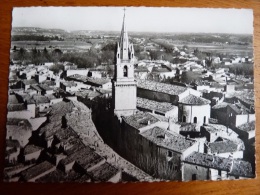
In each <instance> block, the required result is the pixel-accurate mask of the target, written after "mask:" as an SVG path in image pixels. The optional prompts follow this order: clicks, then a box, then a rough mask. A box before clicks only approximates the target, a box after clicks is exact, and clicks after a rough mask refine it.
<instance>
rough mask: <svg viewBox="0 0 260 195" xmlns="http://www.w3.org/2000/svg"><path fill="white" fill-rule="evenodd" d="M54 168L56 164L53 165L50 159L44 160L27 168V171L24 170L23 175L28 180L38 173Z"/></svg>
mask: <svg viewBox="0 0 260 195" xmlns="http://www.w3.org/2000/svg"><path fill="white" fill-rule="evenodd" d="M52 168H54V165H52V164H51V163H49V162H48V161H44V162H42V163H40V164H38V165H35V166H33V167H31V168H29V169H26V170H25V171H22V173H21V175H22V177H23V178H24V179H25V180H26V181H28V180H30V179H32V178H34V177H37V176H38V175H40V174H42V173H45V172H46V171H48V170H50V169H52Z"/></svg>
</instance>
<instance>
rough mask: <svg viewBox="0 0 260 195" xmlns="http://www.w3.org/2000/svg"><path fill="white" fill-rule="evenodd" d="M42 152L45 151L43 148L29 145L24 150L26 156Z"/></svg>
mask: <svg viewBox="0 0 260 195" xmlns="http://www.w3.org/2000/svg"><path fill="white" fill-rule="evenodd" d="M40 150H43V148H41V147H39V146H35V145H27V146H25V148H24V155H26V154H31V153H34V152H38V151H40Z"/></svg>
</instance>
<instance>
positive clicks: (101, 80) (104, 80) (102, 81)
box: [87, 77, 111, 85]
mask: <svg viewBox="0 0 260 195" xmlns="http://www.w3.org/2000/svg"><path fill="white" fill-rule="evenodd" d="M87 82H90V83H94V84H97V85H104V84H106V83H109V82H111V80H110V79H107V78H92V77H88V78H87Z"/></svg>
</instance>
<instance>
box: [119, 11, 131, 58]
mask: <svg viewBox="0 0 260 195" xmlns="http://www.w3.org/2000/svg"><path fill="white" fill-rule="evenodd" d="M125 10H126V9H125V8H124V17H123V25H122V30H121V36H120V43H119V46H120V57H121V59H122V60H129V41H128V34H127V30H126V22H125Z"/></svg>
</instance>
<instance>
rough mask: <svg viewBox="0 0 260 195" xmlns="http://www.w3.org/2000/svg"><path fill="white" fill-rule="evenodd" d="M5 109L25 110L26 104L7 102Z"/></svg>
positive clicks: (10, 110)
mask: <svg viewBox="0 0 260 195" xmlns="http://www.w3.org/2000/svg"><path fill="white" fill-rule="evenodd" d="M7 110H8V112H14V111H21V110H26V106H25V105H24V104H7Z"/></svg>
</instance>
